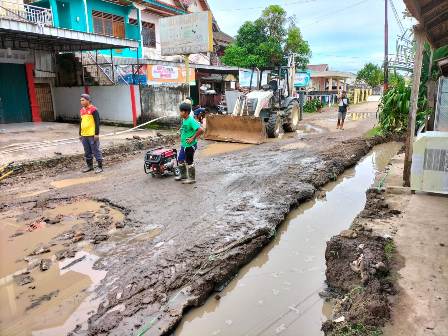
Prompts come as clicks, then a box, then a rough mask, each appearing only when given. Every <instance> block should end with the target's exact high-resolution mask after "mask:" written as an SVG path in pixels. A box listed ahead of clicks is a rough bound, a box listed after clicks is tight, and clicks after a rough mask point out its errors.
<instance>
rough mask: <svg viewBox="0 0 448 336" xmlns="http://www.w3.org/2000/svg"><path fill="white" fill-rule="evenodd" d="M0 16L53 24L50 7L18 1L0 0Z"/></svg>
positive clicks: (42, 24) (41, 23)
mask: <svg viewBox="0 0 448 336" xmlns="http://www.w3.org/2000/svg"><path fill="white" fill-rule="evenodd" d="M0 18H7V19H10V20H15V21H23V22H30V23H34V24H37V25H39V26H50V27H51V26H53V13H52V12H51V9H48V8H43V7H38V6H33V5H27V4H24V3H22V2H19V1H15V2H14V1H4V0H0Z"/></svg>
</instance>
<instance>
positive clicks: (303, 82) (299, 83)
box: [294, 71, 311, 87]
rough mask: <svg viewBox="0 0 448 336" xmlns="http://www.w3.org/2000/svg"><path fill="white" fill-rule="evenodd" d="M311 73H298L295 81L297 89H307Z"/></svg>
mask: <svg viewBox="0 0 448 336" xmlns="http://www.w3.org/2000/svg"><path fill="white" fill-rule="evenodd" d="M310 80H311V73H310V72H309V71H298V72H296V77H295V80H294V86H295V87H306V86H308V84H309V83H310Z"/></svg>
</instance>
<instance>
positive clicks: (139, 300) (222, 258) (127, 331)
mask: <svg viewBox="0 0 448 336" xmlns="http://www.w3.org/2000/svg"><path fill="white" fill-rule="evenodd" d="M386 140H387V139H384V138H380V137H377V138H372V139H369V140H366V139H362V138H356V139H352V140H348V141H343V142H342V143H341V142H339V143H337V144H336V145H335V146H333V147H331V148H329V149H326V150H324V151H320V152H311V151H308V152H304V151H296V150H290V151H281V150H279V147H278V146H276V145H275V144H274V145H271V146H270V147H268V148H266V147H262V146H260V147H257V149H256V150H251V151H249V152H245V153H244V155H241V153H240V154H227V155H224V156H222V157H221V158H220V160H210V161H207V162H204V163H203V167H201V169H203V170H204V171H207V172H214V174H215V175H214V176H219V177H220V178H219V183H221V184H222V185H220V186H219V187H221V189H222V191H221V194H220V195H217V194H218V193H216V194H215V195H217V198H218V199H217V200H213V201H212V205H215V206H214V207H213V208H212V209H209V210H206V211H204V213H203V215H202V216H200V217H199V218H196V220H193V221H192V222H189V223H187V224H186V225H185V227H179V229H178V230H177V232H171V231H172V230H171V231H169V230H168V232H166V233H165V234H164V235H161V236H163V238H165V239H164V240H163V241H162V240H161V239H160V240H159V241H158V242H147V241H146V242H139V243H137V244H134V246H129V245H122V246H117V248H116V250H115V253H114V256H108V257H105V258H103V259H102V260H101V263H99V264H98V266H99V267H101V268H103V269H107V270H108V271H109V272H108V276H107V278H108V279H109V282H107V281H105V282H104V283H103V285H102V286H101V287H100V288H99V289H98V294H99V295H101V296H103V297H104V298H105V299H104V300H103V302H102V303H101V304H100V306H99V308H98V311H97V312H96V314H94V315H93V316H92V317H90V319H89V321H88V329H87V330H83V329H82V328H77V330H75V331H74V332H73V335H140V334H141V335H143V334H144V335H166V334H168V333H169V332H171V331H172V330H173V329H174V327H175V326H176V324H177V323H178V322H179V321H180V319H181V318H182V315H183V312H184V310H185V309H188V307H193V306H197V305H199V304H201V303H202V302H204V300H205V299H206V298H207V297H208V296H209V295H210V294H211V293H212V291H213V290H214V289H216V288H218V287H220V286H223V285H224V284H226V283H227V282H228V281H229V280H230V279H231V278H232V276H233V275H234V274H236V273H237V272H238V270H239V269H240V268H241V267H242V266H244V265H245V264H246V263H248V262H249V261H250V260H251V259H252V258H253V257H254V256H255V255H256V254H257V253H258V251H260V250H261V249H262V248H263V247H264V246H265V245H266V244H267V243H269V241H270V240H271V239H272V237H273V234H274V233H275V230H276V228H277V227H278V226H279V225H280V224H281V223H282V221H283V220H284V218H285V216H286V215H287V213H288V212H289V211H290V210H291V209H292V208H294V207H295V206H297V205H298V204H300V203H302V202H304V201H306V200H308V199H309V198H311V197H312V196H313V195H314V193H315V191H316V190H318V189H319V188H320V187H321V186H323V185H324V184H326V183H327V182H329V181H331V180H334V179H335V178H336V177H337V176H338V175H340V174H341V173H342V172H343V171H344V170H345V169H347V168H349V167H352V166H353V165H355V164H356V163H357V162H358V161H359V159H360V158H362V157H363V156H364V155H366V154H367V153H368V151H369V150H370V149H371V148H372V147H373V146H374V145H376V144H379V143H381V142H384V141H386ZM209 174H211V173H209ZM204 175H205V174H204ZM229 175H230V177H229ZM199 183H201V182H199ZM215 187H216V186H215ZM219 187H218V189H219ZM194 192H196V193H199V192H200V190H195V191H194ZM114 202H115V201H114ZM115 203H117V202H115ZM173 214H174V215H175V214H176V213H173ZM167 215H168V216H169V214H167ZM180 226H181V225H180ZM217 252H220V253H219V254H218V253H217ZM210 256H212V258H210ZM198 270H199V272H198ZM114 279H115V281H112V280H114ZM173 298H174V299H173ZM119 305H124V307H125V308H124V310H116V309H114V308H115V307H117V306H119Z"/></svg>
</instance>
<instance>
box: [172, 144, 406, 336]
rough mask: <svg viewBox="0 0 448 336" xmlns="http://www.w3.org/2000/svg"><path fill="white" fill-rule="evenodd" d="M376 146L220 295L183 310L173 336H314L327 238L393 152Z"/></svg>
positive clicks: (355, 209) (357, 207)
mask: <svg viewBox="0 0 448 336" xmlns="http://www.w3.org/2000/svg"><path fill="white" fill-rule="evenodd" d="M400 147H401V144H400V143H388V144H383V145H379V146H376V147H375V148H374V149H373V150H372V152H371V153H369V154H368V155H367V156H366V157H365V158H364V159H363V160H361V161H360V163H358V165H357V166H356V167H355V168H353V169H350V170H348V171H347V172H346V173H344V174H343V175H342V176H341V177H340V178H339V179H338V180H337V181H336V182H334V183H330V184H328V185H326V186H325V188H324V191H326V197H325V198H323V199H315V200H313V201H310V202H307V203H304V204H303V205H301V206H300V207H298V208H297V209H295V210H294V211H292V212H291V213H290V214H289V215H288V217H287V219H286V222H285V223H284V224H283V225H282V226H281V227H280V229H279V231H278V233H277V235H276V238H275V239H274V240H273V241H272V242H271V243H270V244H269V245H268V246H267V247H266V248H265V249H264V250H263V251H262V252H261V253H260V254H259V255H258V256H257V257H256V258H255V259H254V260H253V261H252V262H251V263H250V264H248V265H246V266H245V267H244V268H242V269H241V271H240V272H239V274H238V275H237V277H236V278H235V279H234V280H233V281H232V282H231V283H230V284H229V285H228V286H227V288H226V289H225V290H224V291H223V292H222V293H220V296H221V299H220V300H219V301H218V300H216V299H215V298H210V299H209V300H208V301H207V302H206V303H205V304H204V305H203V306H202V307H200V308H197V309H194V310H192V311H190V312H189V313H188V314H187V315H186V316H185V318H184V319H183V321H182V323H181V325H180V326H179V328H178V329H177V331H176V333H175V335H176V336H197V335H201V336H206V335H212V336H214V335H223V336H230V335H231V336H240V335H241V336H256V335H277V334H278V335H288V336H300V335H304V336H318V335H319V336H320V335H323V333H322V332H321V331H320V327H321V324H322V322H323V321H324V320H326V319H327V317H328V316H329V314H331V307H330V306H329V305H328V304H325V302H324V300H323V299H321V298H320V297H319V292H320V291H321V290H322V289H323V288H324V281H325V257H324V253H325V246H326V241H327V240H329V239H330V238H331V237H332V236H334V235H336V234H338V233H339V232H340V231H341V230H344V229H347V228H348V227H349V226H350V225H351V223H352V221H353V219H354V218H355V217H356V215H357V214H358V213H359V212H360V211H361V210H362V209H363V208H364V205H365V202H366V195H365V192H366V190H367V189H368V188H370V187H371V186H372V184H373V183H374V180H375V175H376V173H377V172H378V171H382V170H383V169H384V168H385V166H386V165H387V164H388V162H389V161H390V159H391V158H392V157H393V156H394V155H395V154H396V153H397V152H398V150H399V149H400Z"/></svg>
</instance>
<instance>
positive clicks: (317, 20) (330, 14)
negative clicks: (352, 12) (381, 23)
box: [299, 0, 368, 28]
mask: <svg viewBox="0 0 448 336" xmlns="http://www.w3.org/2000/svg"><path fill="white" fill-rule="evenodd" d="M367 1H368V0H361V1H358V2H356V3H354V4H352V5H349V6H346V7H342V8H340V9H338V10H332V11H329V12H327V13H324V14H319V15H318V16H315V17H314V18H311V19H310V20H313V22H310V23H308V24H305V25H299V27H301V28H303V27H308V26H311V25H314V24H316V23H321V22H322V21H325V20H327V19H333V18H334V17H333V15H334V14H337V13H340V12H343V11H345V10H347V9H350V8H354V7H356V6H359V5H362V4H363V3H365V2H367ZM320 18H325V19H322V20H320Z"/></svg>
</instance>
